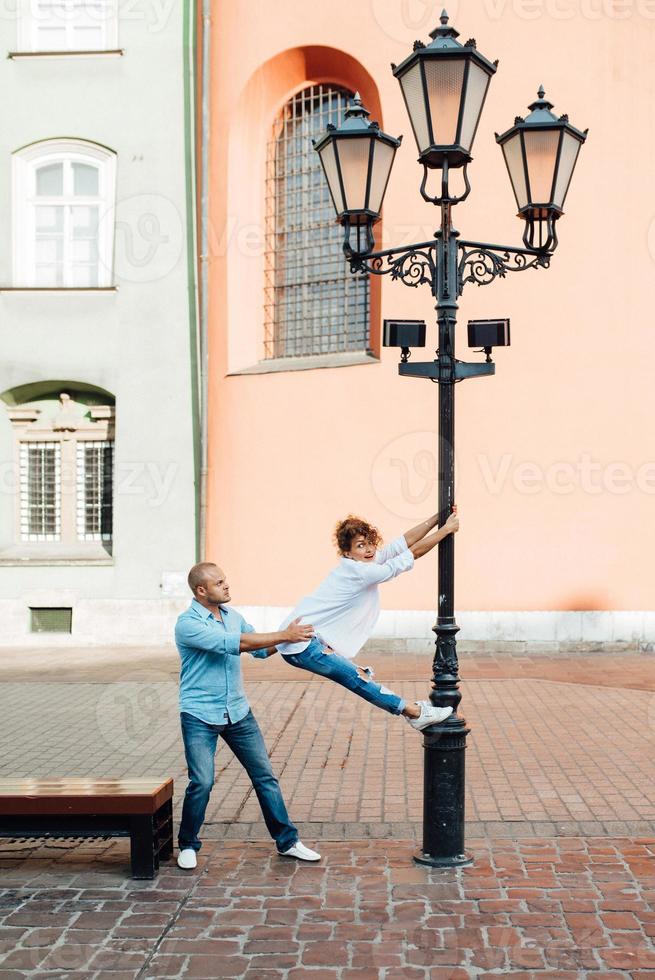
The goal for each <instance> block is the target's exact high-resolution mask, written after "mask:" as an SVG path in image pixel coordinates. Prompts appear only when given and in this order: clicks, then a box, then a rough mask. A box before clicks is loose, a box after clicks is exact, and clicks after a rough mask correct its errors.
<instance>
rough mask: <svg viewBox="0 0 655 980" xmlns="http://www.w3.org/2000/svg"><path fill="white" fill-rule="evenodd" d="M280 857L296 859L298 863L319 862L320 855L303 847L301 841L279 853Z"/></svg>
mask: <svg viewBox="0 0 655 980" xmlns="http://www.w3.org/2000/svg"><path fill="white" fill-rule="evenodd" d="M280 854H281V855H282V857H289V858H298V860H299V861H320V860H321V855H320V854H319V853H318V852H317V851H312V850H311V848H309V847H305V845H304V844H303V842H302V841H296V843H295V844H294V845H293V847H290V848H289V850H288V851H280Z"/></svg>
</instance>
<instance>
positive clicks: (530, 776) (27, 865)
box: [0, 651, 655, 980]
mask: <svg viewBox="0 0 655 980" xmlns="http://www.w3.org/2000/svg"><path fill="white" fill-rule="evenodd" d="M366 662H370V663H372V664H373V666H374V667H375V668H376V672H377V675H378V677H379V678H380V679H381V680H383V681H384V682H385V683H387V684H388V685H389V686H391V687H394V688H396V689H397V690H398V691H400V692H401V693H402V694H403V695H404V696H405V697H419V696H420V697H424V696H425V694H426V692H427V689H428V678H429V675H430V658H429V656H425V655H415V656H414V655H412V656H395V655H393V654H385V655H378V656H375V655H372V656H371V657H368V656H367V658H366ZM652 664H653V657H652V654H651V655H648V654H646V653H644V654H641V655H630V654H626V653H622V654H620V655H593V654H585V655H584V656H579V657H572V656H562V655H552V656H551V655H544V654H541V655H529V654H526V653H525V651H523V652H521V653H519V654H517V655H514V656H510V655H502V654H498V655H493V656H491V655H484V654H482V653H476V654H475V655H465V656H463V657H462V673H463V676H464V677H465V678H466V679H465V681H464V682H463V684H462V693H463V696H464V701H463V709H464V714H465V716H466V718H467V720H468V722H469V723H470V724H471V727H472V734H471V736H470V738H469V747H468V751H467V755H468V761H467V766H468V778H467V783H468V794H467V806H468V826H467V842H468V847H469V850H470V852H471V853H472V855H473V857H474V859H475V862H474V864H473V866H472V867H470V868H466V869H460V870H459V871H431V870H429V869H426V868H419V867H416V866H415V865H413V864H412V861H411V856H412V852H413V849H414V847H415V843H414V842H415V840H416V837H417V832H418V830H419V819H420V812H421V771H422V750H421V739H420V737H419V736H417V735H416V733H414V732H413V731H412V730H411V729H410V728H409V727H408V726H406V725H404V724H403V723H402V721H400V720H398V719H393V718H389V717H387V716H386V715H384V714H382V713H381V712H377V711H375V710H374V709H372V708H371V707H369V706H368V705H367V704H365V703H363V702H360V701H359V700H358V699H355V698H353V697H352V696H351V695H349V694H347V693H346V692H344V691H342V690H341V689H340V688H338V687H336V686H334V685H331V684H329V683H328V682H326V681H323V680H322V679H319V678H314V677H311V676H310V675H305V674H302V673H301V672H299V671H295V670H293V668H291V667H288V666H287V665H285V664H284V663H281V662H280V661H278V660H277V659H272V660H270V661H267V662H265V663H262V662H259V661H252V660H249V659H248V660H246V661H245V673H246V678H247V687H248V690H249V693H250V696H251V701H252V704H253V708H254V711H255V713H256V715H257V717H258V718H259V721H260V724H261V726H262V728H263V730H264V735H265V738H266V742H267V744H268V746H269V750H270V751H271V755H272V759H273V765H274V768H275V770H276V771H277V772H278V774H279V775H280V780H281V783H282V786H283V790H284V793H285V796H286V797H287V800H288V802H289V806H290V810H291V814H292V817H293V818H294V820H295V821H296V822H297V823H298V824H299V828H300V830H301V833H302V836H303V838H304V839H305V840H306V842H307V843H308V844H314V842H316V841H318V842H319V846H320V850H321V852H322V854H323V860H322V862H321V863H320V865H318V866H309V865H297V864H296V863H295V862H292V861H288V860H286V859H283V858H280V857H278V856H277V855H276V854H275V852H274V849H273V847H272V844H271V842H270V841H269V840H267V839H265V838H266V832H265V829H264V827H263V825H262V822H261V819H260V815H259V811H258V808H257V805H256V802H255V801H254V799H253V796H252V793H251V789H250V786H249V783H248V781H247V779H246V778H245V777H244V774H243V773H242V771H241V770H240V768H239V767H238V766H237V765H235V764H234V762H233V761H232V759H231V757H230V754H229V752H228V751H227V750H226V749H225V748H224V747H223V749H222V750H221V751H219V755H218V757H217V786H216V789H215V791H214V796H213V799H212V802H211V805H210V811H209V823H208V824H207V826H206V828H205V834H204V836H205V846H204V847H203V850H202V852H201V855H200V862H199V867H198V869H197V871H196V872H191V873H189V872H183V871H181V870H179V869H178V868H177V867H176V865H175V864H174V863H172V862H171V863H169V864H166V865H164V866H163V867H162V870H161V873H160V875H159V878H158V879H157V880H156V881H155V882H143V881H133V880H131V879H130V878H129V877H128V874H129V864H128V861H129V845H128V843H127V842H126V841H123V840H114V841H106V842H102V841H95V842H91V841H86V842H75V841H50V842H47V843H44V842H34V841H12V842H9V841H1V840H0V980H19V978H23V977H39V978H43V980H48V978H50V980H63V978H69V980H82V978H89V980H101V978H104V977H107V978H112V980H122V978H126V980H127V978H130V980H145V978H150V977H153V978H154V977H170V978H173V977H183V978H186V977H189V978H192V977H198V978H201V977H206V978H217V977H244V978H248V980H274V978H280V980H357V978H359V980H427V978H429V980H439V978H448V980H461V978H469V977H488V978H489V980H491V978H493V977H495V976H497V975H499V974H502V975H508V976H511V977H516V978H517V980H530V978H532V977H535V978H539V977H541V976H544V977H545V976H548V977H554V978H556V980H557V978H559V980H586V978H587V977H599V978H601V977H602V978H606V980H615V978H619V977H621V978H632V980H641V978H642V977H643V978H646V977H651V978H655V947H654V943H653V939H654V937H655V861H654V855H655V838H654V837H653V824H652V820H653V816H654V814H655V806H654V797H655V788H654V784H655V780H654V779H653V776H654V775H655V773H654V769H655V751H654V748H655V746H654V742H655V695H654V693H653V692H654V690H655V672H653V669H652ZM176 674H177V660H176V657H175V655H174V653H173V652H172V651H159V652H157V651H122V652H120V651H93V652H90V651H80V652H79V653H78V654H77V655H76V654H72V653H68V654H66V653H64V652H62V651H59V652H56V651H45V652H41V653H38V654H34V653H33V652H24V653H21V654H16V655H14V656H6V655H5V656H3V657H1V658H0V739H1V740H2V745H3V748H4V752H3V754H2V758H1V760H0V773H1V774H3V775H34V776H38V775H46V774H47V775H58V774H59V775H98V776H111V775H115V776H121V775H146V774H148V775H158V774H160V775H172V776H173V777H174V778H175V780H176V787H177V793H176V795H177V799H178V806H179V799H180V796H181V793H182V791H183V788H184V765H183V757H182V752H181V744H180V737H179V731H178V717H177V706H176V699H177V688H176ZM371 838H379V839H375V840H371Z"/></svg>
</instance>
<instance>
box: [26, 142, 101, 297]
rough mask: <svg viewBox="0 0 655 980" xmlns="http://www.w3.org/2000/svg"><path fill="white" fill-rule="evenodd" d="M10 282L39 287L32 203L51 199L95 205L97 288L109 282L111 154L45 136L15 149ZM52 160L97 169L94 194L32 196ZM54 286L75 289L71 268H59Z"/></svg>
mask: <svg viewBox="0 0 655 980" xmlns="http://www.w3.org/2000/svg"><path fill="white" fill-rule="evenodd" d="M12 162H13V174H12V176H13V240H14V247H13V283H14V286H16V287H26V288H29V287H38V286H39V284H38V283H37V279H36V248H35V246H36V224H35V222H36V207H37V205H44V204H45V205H47V204H48V203H54V204H56V205H58V206H61V204H62V202H63V203H64V206H66V207H72V206H73V204H76V205H80V204H85V203H87V204H88V203H93V204H98V205H99V224H100V231H101V234H100V235H99V237H98V283H97V286H98V288H107V287H109V286H113V277H114V262H113V259H114V224H115V203H116V201H115V199H116V154H115V153H114V152H113V151H112V150H108V149H106V148H105V147H102V146H99V145H98V144H96V143H86V142H84V141H81V140H72V139H71V140H69V139H58V140H47V141H45V142H40V143H34V144H32V145H30V146H27V147H24V148H23V149H20V150H16V152H15V153H14V155H13V161H12ZM56 163H64V164H66V163H69V164H72V163H82V164H87V165H88V164H91V165H95V166H97V167H98V170H99V176H98V197H97V198H84V197H77V198H73V197H72V196H69V197H66V196H62V197H60V198H48V197H40V198H37V196H36V171H37V169H38V168H39V167H42V166H44V165H48V164H56ZM52 288H53V289H57V288H64V289H66V288H68V289H75V288H80V287H76V286H75V285H74V284H73V280H72V268H71V267H65V268H64V283H63V286H59V287H58V286H53V287H52Z"/></svg>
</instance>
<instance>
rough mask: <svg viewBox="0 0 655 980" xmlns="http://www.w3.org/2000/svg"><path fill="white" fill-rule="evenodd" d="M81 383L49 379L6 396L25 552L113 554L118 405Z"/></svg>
mask: <svg viewBox="0 0 655 980" xmlns="http://www.w3.org/2000/svg"><path fill="white" fill-rule="evenodd" d="M53 385H56V387H53ZM80 387H81V390H77V389H76V388H75V387H73V386H68V385H67V386H66V388H65V389H64V383H63V382H59V383H56V382H42V383H39V384H36V385H26V386H23V387H22V388H16V389H13V391H11V392H6V393H5V394H4V395H3V396H2V398H3V400H4V401H5V402H6V404H7V409H6V410H7V415H8V419H9V422H10V423H11V428H12V429H13V437H14V442H15V459H16V470H17V475H18V479H17V481H16V488H17V496H16V501H15V514H16V532H15V535H14V543H13V545H12V546H11V548H10V551H11V552H12V554H14V555H15V556H17V557H21V558H30V557H33V558H38V557H46V558H47V557H52V558H55V559H56V558H58V557H67V556H70V557H82V558H83V557H85V556H87V557H100V556H102V555H103V554H104V555H106V554H107V553H109V554H111V549H112V538H113V482H114V425H115V405H114V401H113V399H112V398H111V396H109V395H108V394H107V393H103V392H100V391H97V390H95V389H92V388H90V387H89V386H80Z"/></svg>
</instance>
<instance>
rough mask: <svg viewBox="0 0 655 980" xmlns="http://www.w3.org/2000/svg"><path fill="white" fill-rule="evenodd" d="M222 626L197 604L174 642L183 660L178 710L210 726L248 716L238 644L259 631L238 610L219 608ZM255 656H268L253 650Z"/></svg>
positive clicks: (180, 622)
mask: <svg viewBox="0 0 655 980" xmlns="http://www.w3.org/2000/svg"><path fill="white" fill-rule="evenodd" d="M220 610H221V616H222V617H223V622H222V623H221V622H219V621H218V620H217V619H214V616H213V614H212V613H211V612H210V611H209V609H206V608H205V607H204V606H203V605H202V604H201V603H199V602H198V601H197V600H196V599H194V600H193V602H192V603H191V605H190V606H189V608H188V609H187V610H186V612H183V613H182V615H181V616H179V617H178V620H177V623H176V624H175V643H176V644H177V649H178V651H179V654H180V657H181V659H182V667H181V670H180V711H186V712H187V713H188V714H190V715H194V717H196V718H199V719H200V720H201V721H204V722H206V723H207V724H208V725H226V724H228V722H232V723H234V722H237V721H241V719H242V718H245V717H246V715H247V714H248V712H249V711H250V705H249V704H248V699H247V697H246V694H245V691H244V689H243V678H242V676H241V654H240V652H239V643H240V641H241V634H242V633H254V632H255V628H254V626H251V625H250V624H249V623H247V622H246V621H245V619H244V618H243V616H241V615H240V614H239V613H238V612H236V611H235V610H234V609H229V608H228V607H226V606H221V607H220ZM252 656H253V657H265V656H266V650H265V649H264V650H255V651H254V652H253V653H252Z"/></svg>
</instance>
